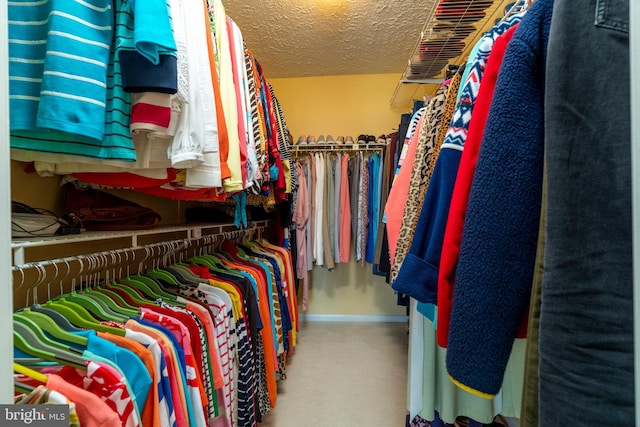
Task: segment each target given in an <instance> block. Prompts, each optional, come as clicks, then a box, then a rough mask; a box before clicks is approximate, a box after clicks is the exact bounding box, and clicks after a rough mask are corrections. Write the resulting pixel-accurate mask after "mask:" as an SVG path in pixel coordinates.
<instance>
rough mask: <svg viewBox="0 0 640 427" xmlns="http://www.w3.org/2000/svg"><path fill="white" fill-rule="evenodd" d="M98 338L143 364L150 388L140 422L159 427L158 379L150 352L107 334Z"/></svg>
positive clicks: (129, 341)
mask: <svg viewBox="0 0 640 427" xmlns="http://www.w3.org/2000/svg"><path fill="white" fill-rule="evenodd" d="M98 336H99V337H100V338H104V339H106V340H108V341H111V342H112V343H114V344H115V345H117V346H118V347H121V348H126V349H127V350H131V351H132V352H134V353H135V354H136V355H137V356H138V357H139V358H140V360H142V363H144V366H145V368H147V371H148V372H149V375H150V376H151V381H152V383H151V384H152V386H151V387H150V392H149V396H148V397H147V401H146V402H145V403H144V407H143V408H142V411H141V413H140V421H141V422H142V425H143V426H145V427H146V426H153V427H160V408H159V407H158V405H159V404H160V398H159V396H158V387H157V384H158V380H159V379H157V378H156V368H155V362H154V360H153V355H152V354H151V352H150V351H149V350H148V349H147V348H146V347H145V346H143V345H142V344H140V343H137V342H135V341H133V340H131V339H129V338H125V337H121V336H118V335H114V334H110V333H108V332H98Z"/></svg>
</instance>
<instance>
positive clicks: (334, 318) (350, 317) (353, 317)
mask: <svg viewBox="0 0 640 427" xmlns="http://www.w3.org/2000/svg"><path fill="white" fill-rule="evenodd" d="M300 319H301V320H302V321H304V322H378V323H402V322H406V321H408V320H409V318H408V317H407V316H388V315H366V314H300Z"/></svg>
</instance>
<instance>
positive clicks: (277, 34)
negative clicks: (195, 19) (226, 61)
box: [224, 0, 433, 78]
mask: <svg viewBox="0 0 640 427" xmlns="http://www.w3.org/2000/svg"><path fill="white" fill-rule="evenodd" d="M224 4H225V7H226V10H227V15H229V16H230V17H231V18H232V19H233V20H234V21H235V22H236V23H237V24H238V26H239V27H240V29H241V30H242V35H243V37H244V39H245V42H246V44H247V46H248V47H249V49H251V50H252V51H253V53H254V55H255V56H256V58H257V59H258V60H259V61H260V62H261V63H262V65H263V67H264V70H265V73H266V75H267V76H268V77H271V78H274V77H308V76H329V75H343V74H378V73H396V72H397V73H402V71H403V70H404V69H405V67H406V66H407V60H408V59H409V57H410V56H411V54H412V52H413V50H414V48H415V46H416V42H417V41H418V38H419V37H420V32H421V31H422V29H423V27H424V24H425V21H426V20H427V15H428V14H429V12H430V9H431V8H432V7H433V0H417V1H415V0H387V1H381V0H226V1H224Z"/></svg>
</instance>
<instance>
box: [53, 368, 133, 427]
mask: <svg viewBox="0 0 640 427" xmlns="http://www.w3.org/2000/svg"><path fill="white" fill-rule="evenodd" d="M47 378H48V379H47V388H49V389H51V390H55V391H57V392H60V393H62V394H64V395H65V396H66V397H67V398H68V399H69V400H71V401H72V402H74V403H75V404H76V412H77V413H78V418H79V419H80V423H81V424H82V425H83V426H86V427H116V426H120V425H121V423H120V417H119V416H118V414H117V413H116V412H115V411H114V410H112V409H111V408H109V405H107V404H106V403H105V402H103V401H102V400H101V399H100V398H99V397H98V396H96V395H95V394H93V393H90V392H88V391H86V390H83V389H81V388H79V387H76V386H74V385H72V384H69V383H68V382H66V381H65V380H63V379H62V378H60V377H59V376H58V375H55V374H48V375H47Z"/></svg>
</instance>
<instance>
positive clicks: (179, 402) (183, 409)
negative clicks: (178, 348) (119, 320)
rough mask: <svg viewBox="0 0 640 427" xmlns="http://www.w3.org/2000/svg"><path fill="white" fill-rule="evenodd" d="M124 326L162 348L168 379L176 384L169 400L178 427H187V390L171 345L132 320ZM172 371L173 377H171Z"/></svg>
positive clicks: (146, 327) (166, 338) (161, 335)
mask: <svg viewBox="0 0 640 427" xmlns="http://www.w3.org/2000/svg"><path fill="white" fill-rule="evenodd" d="M125 326H126V328H127V329H131V330H132V331H136V332H142V333H143V334H147V335H149V336H150V337H151V338H153V339H155V340H156V341H158V344H160V347H161V348H162V351H163V352H164V354H165V355H167V356H168V357H169V361H170V362H171V366H169V364H167V369H169V377H170V379H172V380H175V382H176V383H177V387H176V388H175V389H174V388H173V384H172V388H171V398H172V401H173V410H174V412H175V415H176V421H177V424H178V426H180V425H183V426H188V425H189V416H188V415H187V414H188V413H189V412H188V409H187V398H186V396H185V394H184V393H185V390H186V389H187V388H186V384H184V383H183V382H182V376H181V375H180V374H179V372H180V369H181V368H180V365H179V363H178V357H177V356H176V353H175V351H174V349H173V343H172V342H171V340H170V339H169V338H168V337H166V336H165V335H164V334H163V333H162V332H160V331H158V330H156V329H153V328H150V327H148V326H145V325H142V324H140V323H138V322H136V321H135V320H133V319H129V320H127V323H125ZM172 371H173V375H171V373H172ZM172 377H173V378H172Z"/></svg>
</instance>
